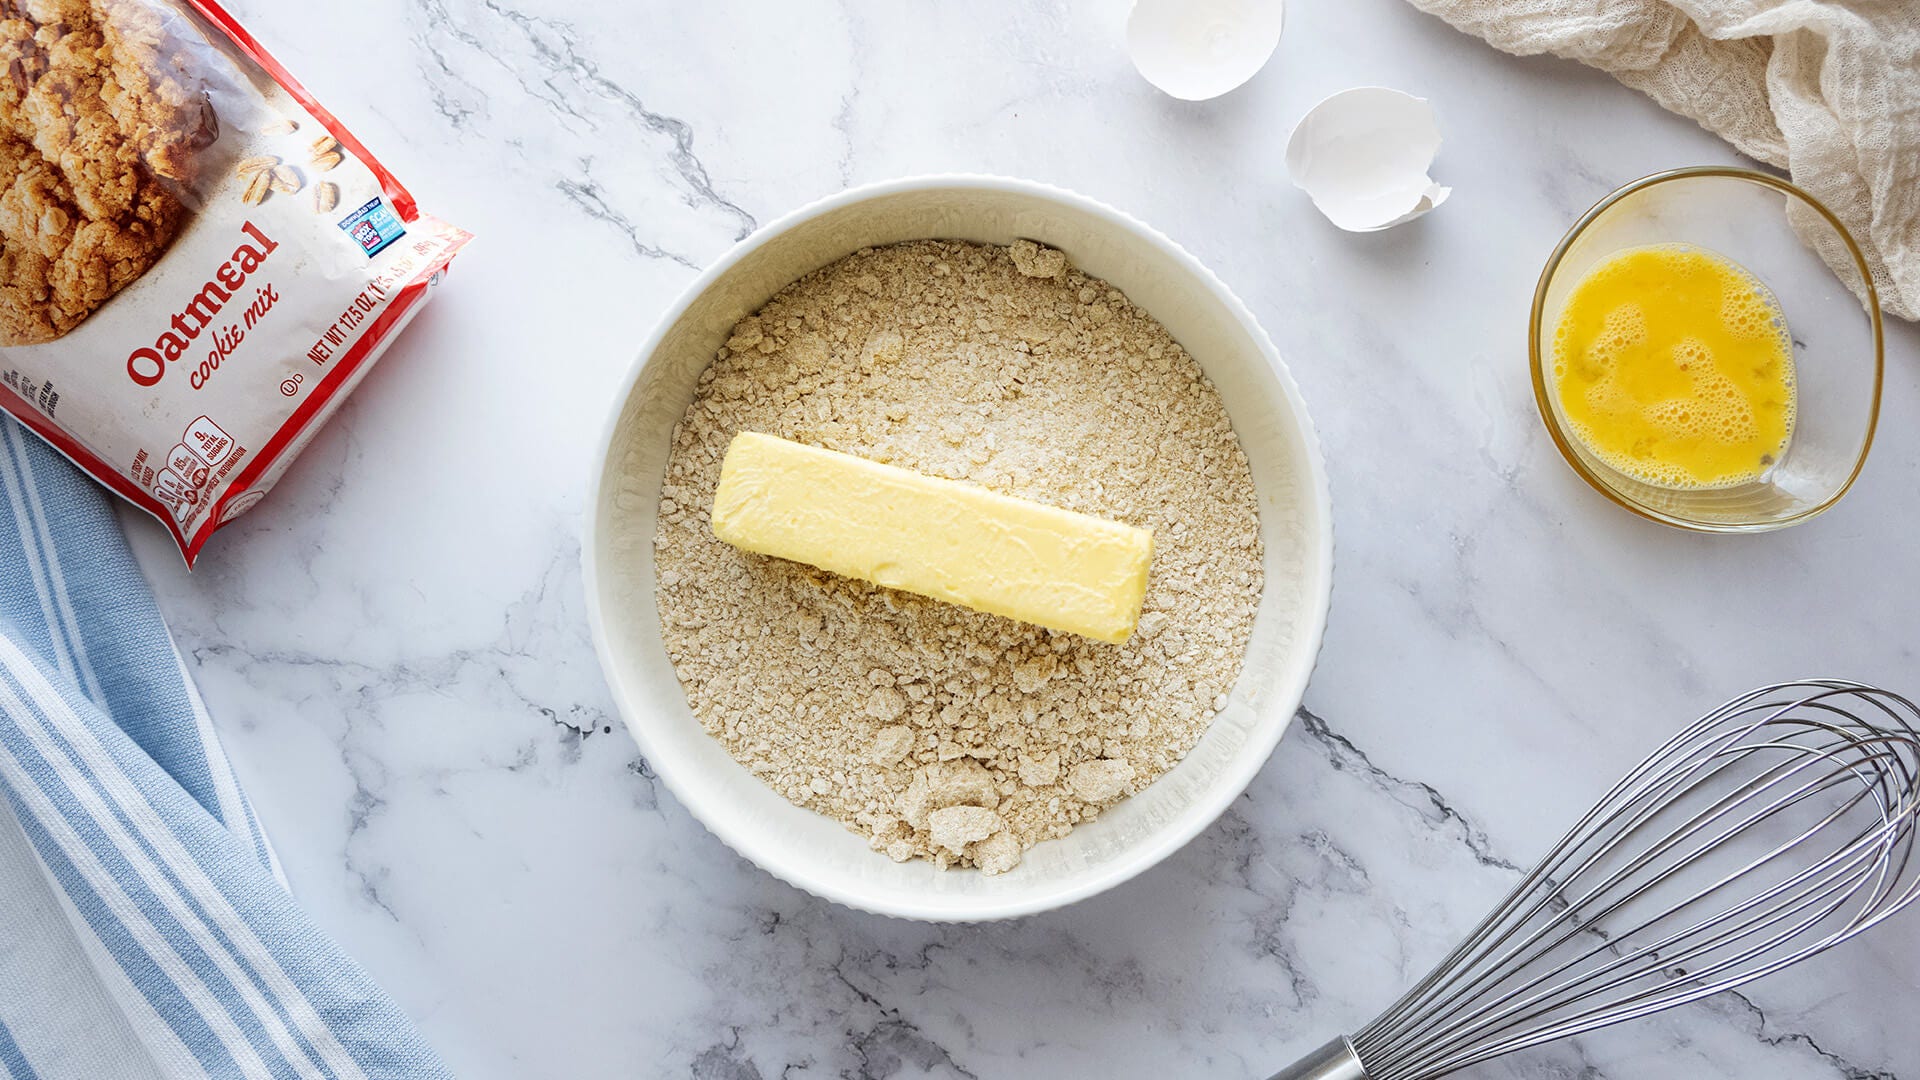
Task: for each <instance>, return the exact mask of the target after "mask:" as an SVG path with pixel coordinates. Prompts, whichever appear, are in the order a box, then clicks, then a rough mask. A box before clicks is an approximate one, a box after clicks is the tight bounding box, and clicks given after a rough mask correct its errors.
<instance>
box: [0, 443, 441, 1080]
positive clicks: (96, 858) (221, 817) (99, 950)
mask: <svg viewBox="0 0 1920 1080" xmlns="http://www.w3.org/2000/svg"><path fill="white" fill-rule="evenodd" d="M0 793H3V794H4V795H5V799H4V800H0V1078H5V1080H150V1078H160V1077H166V1078H172V1077H198V1076H210V1077H276V1078H283V1080H358V1078H362V1077H365V1078H369V1080H375V1078H386V1077H444V1076H447V1075H448V1073H447V1071H446V1069H445V1067H444V1066H443V1065H442V1064H441V1063H440V1061H439V1059H438V1058H437V1057H436V1056H435V1055H434V1053H433V1051H432V1050H431V1049H429V1048H428V1047H427V1045H426V1043H425V1042H424V1041H423V1040H422V1039H421V1038H420V1035H419V1033H418V1031H416V1030H415V1029H414V1026H413V1024H412V1022H411V1021H409V1020H408V1019H407V1018H406V1016H405V1015H403V1014H402V1013H401V1012H400V1010H399V1008H398V1007H397V1006H395V1005H394V1003H393V1002H392V1000H391V999H389V998H388V997H387V995H386V994H385V993H384V992H383V991H381V989H380V988H379V987H378V986H376V985H374V983H373V981H372V980H371V979H370V978H368V976H367V973H366V972H365V971H363V970H362V969H361V968H360V967H359V965H357V964H355V963H354V962H353V961H352V960H351V959H349V958H348V957H347V956H346V955H345V954H344V953H342V952H341V951H340V948H339V946H337V945H335V944H334V943H333V942H332V941H331V940H329V939H328V938H327V937H326V935H324V934H322V933H321V932H320V931H319V930H318V929H317V928H316V927H315V926H314V925H313V922H312V921H311V920H310V919H308V918H307V916H306V914H305V913H304V912H303V911H301V910H300V908H299V906H298V905H296V904H295V903H294V901H293V899H292V897H291V896H289V895H288V893H287V891H286V886H285V881H284V879H283V878H282V877H281V875H280V869H279V866H278V864H277V863H275V861H274V857H273V853H272V850H271V849H270V848H269V847H268V845H267V840H266V836H265V834H264V833H263V832H262V831H261V829H260V824H259V822H258V821H256V820H255V819H254V815H253V809H252V807H251V806H249V805H248V803H247V799H246V797H245V796H244V795H242V794H241V792H240V788H239V785H238V784H237V783H236V782H235V780H234V774H233V769H232V768H231V767H230V766H229V764H228V762H227V758H226V755H225V754H224V753H223V752H222V751H221V749H220V743H219V740H218V739H217V738H215V736H214V732H213V727H212V725H211V724H210V723H209V722H208V719H207V712H206V709H205V707H204V706H203V705H202V704H201V702H200V696H199V694H198V693H197V692H196V691H195V689H194V686H193V682H192V680H191V679H190V678H189V677H188V675H187V671H186V668H185V666H184V665H183V664H182V663H181V660H180V654H179V652H178V651H177V650H176V649H175V648H174V645H173V641H172V639H171V638H170V637H169V636H168V635H167V629H166V626H165V625H164V624H163V623H162V622H161V620H160V612H159V610H158V609H157V608H156V607H155V606H154V602H153V596H152V593H151V592H150V591H149V590H148V588H147V584H146V581H145V580H144V579H143V578H142V577H141V576H140V571H139V568H138V567H137V566H136V565H135V563H134V560H133V556H132V554H131V552H129V551H128V549H127V545H126V541H125V539H124V538H123V537H122V536H121V534H120V527H119V525H118V523H117V522H116V521H115V519H114V514H113V510H112V507H110V506H109V505H108V501H107V496H106V495H105V494H104V493H103V492H102V491H101V490H100V489H98V488H96V487H95V486H94V485H93V483H92V482H91V481H89V480H88V479H87V478H86V477H84V476H82V475H81V474H80V473H79V471H78V470H76V469H74V468H73V467H72V466H71V465H70V464H68V463H67V461H66V460H65V459H63V458H61V457H60V456H59V455H58V454H56V453H54V452H53V451H52V450H50V449H48V448H47V447H46V446H45V445H43V444H42V443H41V442H40V441H39V440H38V439H37V438H34V437H33V436H32V435H30V434H28V433H27V432H26V431H25V430H24V429H22V428H21V427H20V426H19V425H17V424H15V423H14V422H13V421H12V420H10V419H6V418H4V417H0Z"/></svg>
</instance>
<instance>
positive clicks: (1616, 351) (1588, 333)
mask: <svg viewBox="0 0 1920 1080" xmlns="http://www.w3.org/2000/svg"><path fill="white" fill-rule="evenodd" d="M1529 332H1530V351H1531V354H1532V368H1533V389H1534V396H1535V398H1536V400H1537V401H1538V403H1539V406H1540V415H1541V418H1542V419H1543V420H1545V422H1546V425H1547V430H1548V432H1549V433H1550V434H1551V435H1552V436H1553V440H1554V442H1555V444H1556V445H1558V446H1559V448H1560V452H1561V453H1562V454H1563V455H1564V456H1565V457H1566V459H1567V463H1568V464H1570V465H1572V466H1573V469H1574V471H1575V472H1577V473H1579V474H1580V475H1581V476H1582V477H1583V478H1585V479H1586V481H1587V482H1588V483H1589V484H1591V485H1593V487H1594V488H1595V489H1596V490H1597V491H1599V492H1600V493H1601V494H1603V495H1605V496H1606V497H1607V498H1609V499H1612V500H1613V501H1614V502H1616V503H1618V504H1620V505H1621V506H1624V507H1626V508H1627V509H1629V510H1631V511H1633V512H1634V513H1636V514H1639V515H1641V516H1642V517H1646V518H1650V519H1652V520H1654V521H1658V522H1661V523H1663V524H1667V525H1673V526H1677V527H1679V528H1684V529H1694V530H1698V531H1702V532H1758V531H1763V530H1767V529H1778V528H1784V527H1786V526H1788V525H1793V524H1797V523H1799V522H1802V521H1805V520H1807V519H1808V518H1811V517H1813V516H1815V515H1816V514H1819V513H1821V512H1822V511H1824V510H1826V509H1827V508H1829V507H1831V506H1832V505H1833V504H1834V503H1836V502H1838V501H1839V500H1840V497H1841V496H1842V495H1844V494H1846V492H1847V489H1848V488H1849V487H1850V486H1852V484H1853V481H1854V479H1855V478H1856V477H1858V476H1859V475H1860V470H1861V467H1862V466H1864V465H1865V464H1866V460H1867V450H1868V449H1869V447H1871V446H1872V444H1873V432H1874V426H1875V424H1876V422H1877V420H1878V417H1879V412H1880V382H1881V366H1882V355H1881V353H1882V345H1881V327H1880V305H1879V298H1878V297H1877V296H1876V294H1875V293H1874V288H1873V275H1872V273H1871V272H1870V271H1869V269H1868V267H1867V263H1866V259H1865V258H1864V257H1863V256H1862V254H1861V252H1860V248H1859V245H1858V244H1856V243H1855V242H1854V240H1853V237H1852V236H1850V235H1849V234H1848V233H1847V230H1846V227H1845V226H1843V225H1842V224H1841V223H1840V221H1839V219H1838V218H1836V217H1835V216H1834V214H1833V213H1832V211H1830V210H1828V209H1827V208H1826V207H1825V206H1824V205H1822V204H1821V203H1820V201H1819V200H1817V199H1815V198H1814V197H1813V196H1812V195H1809V194H1808V193H1807V192H1805V191H1803V190H1801V189H1800V188H1798V187H1796V186H1795V185H1793V184H1791V183H1788V182H1787V181H1785V180H1782V179H1779V178H1778V177H1774V176H1771V175H1768V174H1766V173H1762V172H1756V171H1753V170H1750V169H1738V168H1718V167H1704V168H1693V169H1679V170H1675V171H1672V172H1664V173H1657V174H1655V175H1653V176H1648V177H1644V178H1642V179H1639V180H1636V181H1634V182H1633V183H1631V184H1628V185H1626V186H1625V187H1622V188H1621V189H1619V190H1618V191H1615V192H1614V193H1613V194H1611V195H1608V196H1607V197H1606V198H1604V199H1602V200H1601V201H1600V202H1599V203H1598V204H1596V205H1595V206H1594V207H1593V209H1591V210H1589V211H1587V213H1586V214H1585V215H1584V216H1582V217H1581V219H1580V220H1579V221H1578V222H1576V223H1575V224H1574V226H1573V228H1572V229H1570V230H1569V231H1568V232H1567V235H1566V237H1565V238H1564V239H1562V240H1561V241H1560V246H1559V247H1558V248H1556V249H1555V250H1554V252H1553V257H1552V258H1550V259H1549V260H1548V261H1547V266H1546V269H1545V270H1544V271H1543V272H1542V273H1541V275H1540V284H1539V287H1538V288H1537V289H1536V290H1535V292H1534V298H1533V318H1532V324H1531V327H1530V331H1529Z"/></svg>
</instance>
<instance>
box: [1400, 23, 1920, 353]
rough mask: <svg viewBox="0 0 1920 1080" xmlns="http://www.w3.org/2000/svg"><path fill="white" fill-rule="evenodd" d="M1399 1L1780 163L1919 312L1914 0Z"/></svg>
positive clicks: (1888, 302)
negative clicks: (1558, 64)
mask: <svg viewBox="0 0 1920 1080" xmlns="http://www.w3.org/2000/svg"><path fill="white" fill-rule="evenodd" d="M1411 2H1412V3H1413V4H1414V6H1416V7H1419V8H1421V9H1423V10H1426V11H1429V12H1432V13H1433V14H1435V15H1438V16H1440V17H1441V18H1443V19H1445V20H1447V21H1448V22H1450V23H1452V24H1453V25H1455V26H1457V27H1459V28H1460V29H1462V30H1465V31H1467V32H1468V33H1471V34H1475V35H1478V36H1479V37H1482V38H1485V39H1486V40H1487V41H1488V42H1490V43H1491V44H1493V45H1494V46H1495V47H1497V48H1500V49H1504V50H1506V51H1507V52H1511V53H1519V54H1522V55H1531V54H1534V53H1552V54H1554V55H1555V56H1563V57H1567V58H1569V59H1573V60H1579V61H1581V62H1583V63H1586V64H1590V65H1592V66H1594V67H1597V68H1599V69H1601V70H1602V71H1606V72H1609V73H1611V74H1612V75H1613V76H1614V77H1615V78H1617V79H1619V80H1620V81H1621V82H1623V83H1625V84H1627V85H1628V86H1631V87H1633V88H1634V89H1636V90H1640V91H1643V92H1644V93H1646V94H1647V95H1648V96H1650V97H1652V98H1653V100H1655V101H1657V102H1659V103H1660V104H1661V105H1663V106H1665V107H1666V108H1668V109H1671V110H1672V111H1674V112H1677V113H1679V114H1681V115H1682V116H1688V117H1692V118H1693V119H1694V120H1696V121H1698V122H1699V123H1700V125H1701V126H1702V127H1705V128H1706V129H1707V130H1709V131H1712V132H1714V133H1715V134H1718V135H1719V136H1721V137H1722V138H1724V139H1726V140H1727V141H1728V142H1730V143H1732V144H1733V145H1734V146H1735V147H1737V148H1738V149H1739V150H1740V151H1741V152H1743V153H1745V154H1748V155H1749V156H1751V157H1754V158H1757V159H1759V160H1761V161H1763V162H1766V163H1767V164H1769V165H1772V166H1775V167H1776V168H1782V169H1786V170H1787V172H1788V174H1789V175H1790V176H1791V177H1792V178H1793V181H1794V183H1796V184H1799V185H1800V186H1801V187H1802V188H1805V189H1806V190H1807V191H1808V192H1809V193H1811V194H1812V195H1813V196H1814V197H1815V198H1817V199H1819V200H1820V201H1821V202H1823V203H1826V204H1827V206H1828V207H1829V208H1830V209H1832V210H1833V212H1834V213H1835V214H1837V215H1838V216H1839V217H1840V219H1841V220H1842V221H1844V222H1846V225H1847V228H1848V230H1850V231H1851V232H1852V233H1853V236H1854V239H1855V240H1856V241H1857V242H1858V243H1859V244H1860V245H1861V247H1862V249H1863V250H1864V251H1865V253H1866V256H1867V262H1868V264H1869V265H1870V267H1871V268H1872V270H1873V276H1874V282H1875V284H1876V286H1877V287H1878V288H1879V290H1880V301H1881V304H1882V305H1883V306H1884V307H1885V308H1886V310H1887V311H1889V312H1891V313H1893V314H1895V315H1899V316H1901V317H1902V318H1907V319H1916V318H1920V0H1411ZM1623 179H1624V178H1623ZM1802 235H1805V233H1804V232H1803V233H1802ZM1818 247H1819V245H1816V248H1818ZM1820 254H1821V256H1822V257H1823V258H1825V259H1826V260H1827V262H1828V264H1829V265H1835V266H1845V265H1848V264H1849V263H1850V262H1851V260H1850V259H1848V257H1847V255H1846V252H1845V251H1844V250H1823V251H1821V252H1820ZM1853 276H1856V275H1851V274H1842V279H1843V280H1845V279H1847V278H1849V277H1853Z"/></svg>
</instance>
